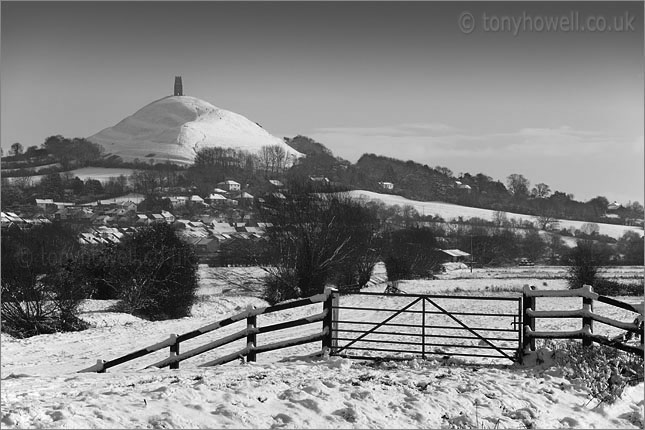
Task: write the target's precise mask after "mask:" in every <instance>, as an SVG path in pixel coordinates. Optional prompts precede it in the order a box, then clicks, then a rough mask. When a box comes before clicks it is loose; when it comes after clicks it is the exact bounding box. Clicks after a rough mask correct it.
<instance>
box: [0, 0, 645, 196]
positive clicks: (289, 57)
mask: <svg viewBox="0 0 645 430" xmlns="http://www.w3.org/2000/svg"><path fill="white" fill-rule="evenodd" d="M468 14H469V15H468ZM470 18H472V19H470ZM567 20H568V22H567ZM547 21H549V22H547ZM556 23H557V24H558V25H559V27H557V28H554V27H553V26H554V25H555V24H556ZM460 24H461V27H460ZM471 24H474V27H471ZM547 24H548V25H550V27H549V28H546V26H547ZM591 26H593V28H592V30H594V31H591V30H590V27H591ZM608 26H609V27H611V30H612V31H609V30H608V29H607V27H608ZM581 27H584V30H583V29H582V28H581ZM603 27H604V29H605V31H600V30H601V29H602V28H603ZM0 37H1V39H0V75H1V77H0V91H1V92H0V95H1V97H0V100H1V103H0V104H1V106H0V126H1V143H2V147H3V149H4V151H5V152H6V151H7V150H8V148H9V147H10V145H11V144H12V143H14V142H20V143H22V144H23V146H24V147H25V148H26V147H28V146H31V145H40V144H42V143H43V141H44V140H45V138H46V137H48V136H51V135H55V134H61V135H63V136H66V137H89V136H91V135H93V134H95V133H97V132H99V131H100V130H102V129H104V128H106V127H110V126H113V125H115V124H116V123H117V122H119V121H120V120H122V119H123V118H125V117H127V116H129V115H131V114H133V113H134V112H135V111H137V110H138V109H140V108H141V107H143V106H145V105H147V104H148V103H150V102H152V101H154V100H157V99H159V98H161V97H164V96H166V95H171V94H172V90H173V83H174V77H175V76H177V75H181V76H182V79H183V86H184V94H186V95H191V96H195V97H198V98H201V99H203V100H205V101H207V102H210V103H212V104H213V105H215V106H217V107H220V108H223V109H227V110H231V111H234V112H237V113H239V114H241V115H244V116H246V117H247V118H249V119H251V120H252V121H255V122H258V123H260V124H261V125H262V126H263V127H264V128H265V129H266V130H267V131H269V132H270V133H272V134H273V135H275V136H278V137H284V136H288V137H293V136H295V135H298V134H301V135H305V136H309V137H311V138H313V139H315V140H317V141H319V142H321V143H323V144H324V145H326V146H327V147H328V148H330V149H331V150H332V151H333V152H334V154H335V155H338V156H341V157H343V158H345V159H348V160H350V161H352V162H355V161H356V160H357V159H358V158H359V157H360V156H361V155H362V154H364V153H375V154H379V155H384V156H389V157H394V158H398V159H402V160H414V161H416V162H419V163H422V164H427V165H429V166H431V167H434V166H444V167H448V168H449V169H451V170H452V171H453V172H454V173H455V175H459V174H460V173H465V172H468V173H471V174H477V173H484V174H486V175H489V176H491V177H492V178H494V179H496V180H501V181H502V182H505V180H506V177H507V176H508V175H510V174H512V173H520V174H523V175H524V176H525V177H526V178H527V179H528V180H529V181H530V182H531V185H535V184H537V183H546V184H548V185H549V186H550V188H551V189H552V190H553V191H555V190H558V191H563V192H566V193H571V194H573V195H574V196H575V198H576V199H577V200H581V201H586V200H589V199H591V198H593V197H596V196H605V197H607V198H608V199H609V200H610V201H613V200H617V201H619V202H621V203H627V202H628V201H639V202H641V203H643V201H644V200H645V198H644V194H645V190H644V183H645V178H644V170H645V169H644V157H645V154H644V150H643V146H644V143H643V141H644V139H643V128H644V119H643V118H644V115H645V113H644V107H643V106H644V98H643V94H644V89H643V81H644V74H643V70H644V61H643V60H644V42H643V38H644V34H643V2H631V3H629V2H627V3H621V2H611V3H609V2H607V3H605V2H571V3H567V2H558V3H532V2H517V3H514V2H491V3H487V2H476V3H471V2H457V3H444V2H405V3H401V2H320V3H319V2H259V3H256V2H235V3H229V2H147V1H146V2H128V1H124V2H55V1H53V2H15V1H2V3H1V29H0Z"/></svg>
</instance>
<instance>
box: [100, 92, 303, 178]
mask: <svg viewBox="0 0 645 430" xmlns="http://www.w3.org/2000/svg"><path fill="white" fill-rule="evenodd" d="M88 140H89V141H91V142H95V143H98V144H100V145H102V146H103V147H104V148H105V152H106V155H109V154H113V155H116V156H118V157H120V158H121V159H122V160H123V161H125V162H132V161H133V160H135V159H139V160H140V161H142V162H148V161H150V160H153V163H164V162H166V161H169V162H171V163H176V164H184V165H186V164H191V163H192V162H193V161H194V159H195V153H196V151H198V150H199V149H200V148H205V147H222V148H233V149H236V150H243V151H248V152H251V153H258V152H259V151H260V149H261V148H262V147H263V146H272V145H278V146H281V147H283V148H284V149H285V151H286V152H287V154H289V156H290V158H291V160H292V161H293V160H295V159H297V158H299V157H301V156H302V154H301V153H300V152H298V151H296V150H294V149H293V148H291V147H290V146H288V145H287V144H285V143H284V141H283V140H282V139H280V138H278V137H275V136H273V135H271V134H269V133H268V132H267V131H266V130H264V129H263V128H262V127H260V126H259V125H258V124H256V123H254V122H253V121H251V120H249V119H247V118H245V117H244V116H242V115H239V114H237V113H235V112H231V111H227V110H225V109H220V108H218V107H215V106H213V105H212V104H210V103H208V102H206V101H204V100H201V99H198V98H196V97H190V96H169V97H164V98H162V99H160V100H157V101H154V102H152V103H150V104H149V105H147V106H145V107H143V108H141V109H140V110H138V111H137V112H135V113H134V114H133V115H131V116H129V117H127V118H125V119H124V120H122V121H121V122H119V123H118V124H116V125H114V126H113V127H109V128H106V129H104V130H102V131H100V132H99V133H97V134H95V135H93V136H90V137H89V138H88Z"/></svg>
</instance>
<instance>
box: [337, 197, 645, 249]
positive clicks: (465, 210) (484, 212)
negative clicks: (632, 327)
mask: <svg viewBox="0 0 645 430" xmlns="http://www.w3.org/2000/svg"><path fill="white" fill-rule="evenodd" d="M349 194H350V195H351V196H352V197H354V198H356V199H360V200H363V201H368V200H380V201H382V202H384V203H385V204H387V205H399V206H406V205H409V206H412V207H413V208H414V209H416V211H417V212H419V213H420V214H423V215H438V216H440V217H441V218H443V219H445V220H446V221H451V220H456V219H458V218H459V217H462V218H463V219H465V220H467V219H470V218H482V219H485V220H488V221H493V220H494V216H495V213H496V211H493V210H490V209H481V208H473V207H468V206H459V205H454V204H451V203H443V202H423V201H418V200H410V199H407V198H405V197H401V196H398V195H393V194H380V193H375V192H373V191H365V190H353V191H349ZM506 217H507V218H508V219H511V218H515V219H517V220H521V219H523V220H527V221H532V222H536V217H534V216H532V215H523V214H516V213H512V212H506ZM583 224H585V221H572V220H558V228H566V229H570V228H573V229H574V230H575V229H580V228H581V227H582V225H583ZM598 227H599V231H598V233H599V234H605V235H607V236H611V237H613V238H615V239H618V238H620V237H621V236H622V235H623V234H625V232H626V231H635V232H636V233H638V234H639V235H641V236H643V234H644V233H643V229H642V228H641V227H631V226H626V225H616V224H604V223H599V224H598Z"/></svg>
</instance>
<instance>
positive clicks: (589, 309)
mask: <svg viewBox="0 0 645 430" xmlns="http://www.w3.org/2000/svg"><path fill="white" fill-rule="evenodd" d="M536 297H580V298H582V308H581V309H573V310H542V311H540V310H536V308H535V299H536ZM594 301H598V302H601V303H606V304H609V305H612V306H615V307H618V308H621V309H625V310H628V311H631V312H635V313H637V314H639V317H638V318H636V320H634V321H633V322H624V321H618V320H615V319H613V318H609V317H606V316H603V315H598V314H596V313H594V310H593V304H594ZM544 318H580V319H581V320H582V324H581V328H580V329H579V330H573V331H537V330H536V329H535V321H536V319H544ZM522 320H523V321H524V338H523V345H522V347H523V348H522V349H523V353H524V354H528V353H530V352H531V351H535V339H582V343H583V345H584V346H591V345H592V343H594V342H595V343H600V344H603V345H609V346H611V347H614V348H616V349H619V350H622V351H626V352H630V353H633V354H638V355H640V356H644V349H643V323H642V321H643V304H640V305H632V304H630V303H625V302H622V301H620V300H616V299H613V298H611V297H606V296H601V295H599V294H597V293H595V292H594V291H593V288H592V287H591V286H589V285H584V286H583V287H582V288H578V289H574V290H536V289H535V287H533V286H531V287H529V286H525V287H524V291H523V318H522ZM594 321H596V322H599V323H603V324H606V325H609V326H611V327H615V328H618V329H621V330H624V331H626V332H628V333H636V334H638V335H640V346H633V345H626V344H624V343H622V342H621V341H620V340H618V339H612V338H609V337H607V336H602V335H598V334H594Z"/></svg>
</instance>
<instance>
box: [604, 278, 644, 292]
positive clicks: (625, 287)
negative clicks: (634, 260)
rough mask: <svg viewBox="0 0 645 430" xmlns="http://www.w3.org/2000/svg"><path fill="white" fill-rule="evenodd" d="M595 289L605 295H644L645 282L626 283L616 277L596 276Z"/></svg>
mask: <svg viewBox="0 0 645 430" xmlns="http://www.w3.org/2000/svg"><path fill="white" fill-rule="evenodd" d="M593 290H594V292H595V293H598V294H602V295H603V296H642V295H643V284H639V283H631V284H626V283H622V282H618V281H616V280H614V279H606V278H596V281H595V283H594V284H593Z"/></svg>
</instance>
